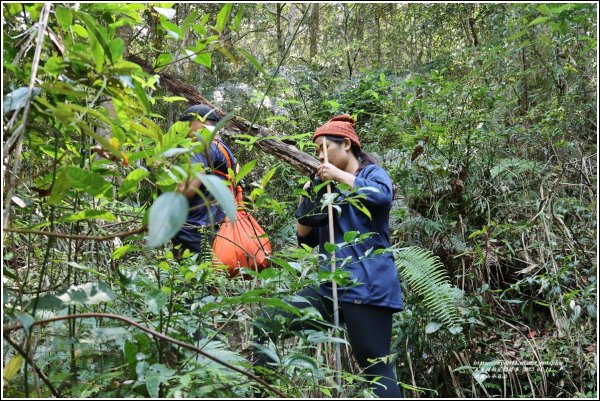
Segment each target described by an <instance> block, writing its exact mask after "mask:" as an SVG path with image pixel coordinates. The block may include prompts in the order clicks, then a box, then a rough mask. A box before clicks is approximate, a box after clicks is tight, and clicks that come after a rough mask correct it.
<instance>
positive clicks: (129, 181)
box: [119, 167, 149, 196]
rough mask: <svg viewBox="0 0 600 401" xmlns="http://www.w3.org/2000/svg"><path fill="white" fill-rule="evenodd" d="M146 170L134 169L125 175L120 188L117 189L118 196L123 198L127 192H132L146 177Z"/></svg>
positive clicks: (141, 168)
mask: <svg viewBox="0 0 600 401" xmlns="http://www.w3.org/2000/svg"><path fill="white" fill-rule="evenodd" d="M148 174H149V173H148V170H146V169H145V168H143V167H139V168H136V169H135V170H133V171H132V172H131V173H129V174H127V177H125V179H124V180H123V183H122V184H121V188H119V195H121V196H123V195H126V194H128V193H129V192H134V191H135V190H136V189H137V187H138V184H139V183H140V181H141V180H143V179H144V178H145V177H147V176H148Z"/></svg>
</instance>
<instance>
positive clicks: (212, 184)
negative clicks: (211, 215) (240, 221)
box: [196, 174, 236, 222]
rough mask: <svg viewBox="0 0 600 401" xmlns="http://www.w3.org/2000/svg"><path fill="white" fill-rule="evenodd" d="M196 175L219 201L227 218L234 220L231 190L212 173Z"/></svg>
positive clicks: (234, 208) (233, 203)
mask: <svg viewBox="0 0 600 401" xmlns="http://www.w3.org/2000/svg"><path fill="white" fill-rule="evenodd" d="M196 176H197V177H198V178H199V179H200V181H202V184H203V185H204V187H205V188H206V189H207V190H208V192H210V194H211V195H212V196H213V197H214V198H215V200H216V201H217V202H218V203H219V206H220V207H221V209H223V211H224V212H225V214H226V215H227V217H228V218H229V220H230V221H232V222H233V221H235V210H236V206H235V200H234V199H233V195H232V194H231V190H230V189H229V187H228V186H227V185H225V183H224V182H223V180H222V179H220V178H219V177H217V176H215V175H212V174H211V175H207V174H197V175H196Z"/></svg>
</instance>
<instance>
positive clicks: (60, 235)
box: [4, 226, 147, 241]
mask: <svg viewBox="0 0 600 401" xmlns="http://www.w3.org/2000/svg"><path fill="white" fill-rule="evenodd" d="M146 228H147V227H146V226H141V227H139V228H136V229H135V230H131V231H120V232H118V233H114V234H109V235H104V236H100V235H76V234H65V233H57V232H54V231H42V230H30V229H27V228H5V229H4V231H7V232H12V233H19V234H36V235H45V236H47V237H55V238H68V239H81V240H90V241H109V240H111V239H113V238H116V237H119V238H121V237H127V236H130V235H133V234H138V233H141V232H144V231H146Z"/></svg>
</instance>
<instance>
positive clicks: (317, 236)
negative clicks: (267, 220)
mask: <svg viewBox="0 0 600 401" xmlns="http://www.w3.org/2000/svg"><path fill="white" fill-rule="evenodd" d="M354 126H355V123H354V119H353V118H352V117H351V116H349V115H347V114H345V115H342V116H337V117H334V118H332V119H331V120H329V121H328V122H327V123H325V124H324V125H322V126H320V127H319V128H317V130H316V131H315V133H314V135H313V137H312V140H313V142H314V143H315V144H316V146H317V156H318V158H319V161H320V163H321V164H320V165H319V167H318V169H317V172H316V177H315V179H316V181H317V182H316V183H312V184H310V183H308V184H309V185H315V184H318V183H319V182H321V181H327V180H332V181H333V184H334V185H336V184H337V183H345V184H347V185H348V186H349V187H351V188H352V190H351V191H350V192H351V193H344V191H343V190H341V189H340V188H336V192H337V193H338V196H341V198H342V200H341V202H340V201H338V200H336V205H339V207H340V209H339V212H338V213H335V214H334V217H333V234H334V242H335V243H336V244H344V233H346V232H348V231H358V232H359V233H360V234H365V233H372V235H371V236H370V237H368V238H367V239H366V240H363V241H358V242H356V243H352V244H345V245H344V246H341V247H337V249H336V251H335V257H336V259H337V260H344V259H346V258H348V257H350V258H351V261H350V262H349V263H345V264H343V266H342V267H340V268H342V269H344V270H346V271H348V272H349V273H350V278H351V279H353V280H355V284H356V285H350V286H347V287H339V288H337V299H339V318H340V319H339V320H340V322H344V323H345V324H346V329H347V332H348V338H349V342H350V345H351V346H352V351H353V353H354V356H355V357H356V359H357V361H358V363H359V365H360V367H361V368H362V369H363V370H364V371H363V372H364V375H365V376H366V377H367V378H368V379H369V380H374V379H376V378H378V379H377V380H375V381H374V382H372V384H371V386H372V389H373V391H374V393H375V394H376V395H377V396H378V397H389V398H398V397H402V393H401V391H400V388H399V386H398V383H397V380H396V375H395V373H394V369H393V366H392V364H390V363H389V362H386V361H384V360H382V358H385V357H387V356H389V354H390V346H391V337H392V319H393V314H394V313H396V312H399V311H401V310H402V309H403V304H402V294H401V290H400V282H399V279H398V271H397V268H396V265H395V263H394V257H393V255H392V253H391V252H384V253H376V252H375V251H376V250H380V249H385V248H388V247H389V246H390V244H389V213H390V209H391V205H392V199H393V188H392V180H391V179H390V177H389V176H388V174H387V173H386V172H385V170H384V169H383V168H382V167H380V166H378V165H377V164H376V163H375V160H374V159H373V157H372V156H370V155H368V154H366V153H364V152H363V151H362V150H361V144H360V140H359V138H358V136H357V134H356V132H355V130H354ZM324 143H325V144H326V147H327V149H326V150H325V149H323V148H324V146H323V144H324ZM325 152H327V153H326V154H327V155H328V160H327V161H328V162H326V154H325ZM305 189H308V186H306V187H305ZM356 194H361V195H362V196H364V198H363V199H360V200H359V201H360V202H362V204H363V205H364V206H365V207H366V208H367V209H368V210H369V212H370V214H371V216H370V217H369V216H367V215H366V214H365V213H363V212H362V211H360V210H359V209H358V208H356V207H355V206H353V205H351V204H350V203H349V202H347V201H346V202H344V197H345V196H353V195H356ZM306 202H309V199H302V201H301V203H300V206H299V209H302V210H307V209H309V208H307V207H306V205H305V203H306ZM297 216H298V214H297ZM303 223H304V224H303ZM305 224H310V225H305ZM329 230H330V228H329V223H328V222H327V221H326V220H324V219H319V218H316V219H313V218H307V219H303V218H302V216H300V219H299V222H298V225H297V236H298V242H299V243H300V244H306V245H308V246H311V247H314V246H319V253H321V254H325V255H328V256H331V255H329V253H328V252H327V251H326V250H325V243H326V242H330V236H329V235H330V231H329ZM330 259H331V258H330V257H329V258H328V260H326V261H324V262H323V263H322V266H321V268H322V269H325V270H328V271H329V270H330V266H329V260H330ZM296 296H300V297H302V298H303V299H304V300H303V301H293V302H290V304H291V305H292V306H294V307H296V308H299V309H304V308H307V307H311V306H312V307H314V308H315V309H316V310H317V311H319V313H320V314H321V316H322V318H323V319H324V320H325V321H327V322H329V323H332V322H333V321H334V319H333V317H334V294H333V291H332V283H331V282H325V283H322V284H321V285H320V286H319V287H317V288H312V287H309V288H306V289H304V290H302V291H300V292H299V293H297V294H296ZM336 302H337V301H336ZM277 315H279V316H283V317H286V318H288V319H289V320H291V319H293V318H294V317H295V316H294V315H293V314H291V313H289V312H286V311H284V310H282V309H274V310H273V309H271V310H266V311H265V312H264V313H263V314H262V316H261V317H260V318H259V319H258V321H257V325H256V328H255V332H254V333H255V342H256V343H258V344H265V343H266V342H268V339H269V336H270V335H271V332H270V331H269V327H270V324H271V322H275V321H276V320H277V319H276V316H277ZM260 326H262V327H263V328H265V327H266V328H267V330H263V329H261V328H260ZM303 329H319V330H326V327H325V326H324V325H323V324H322V323H319V321H317V320H312V321H311V320H308V321H307V320H302V321H301V322H299V323H293V324H292V325H291V327H290V330H289V331H290V332H291V331H297V330H303ZM254 355H255V356H254V357H255V364H256V365H258V366H260V367H263V368H268V362H269V359H268V357H267V356H266V355H265V354H263V353H260V352H258V350H257V351H255V354H254ZM378 358H379V359H378Z"/></svg>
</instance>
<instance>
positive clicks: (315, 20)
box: [309, 3, 319, 62]
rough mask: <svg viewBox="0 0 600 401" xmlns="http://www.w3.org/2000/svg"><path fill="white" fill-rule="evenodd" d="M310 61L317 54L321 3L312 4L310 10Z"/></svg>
mask: <svg viewBox="0 0 600 401" xmlns="http://www.w3.org/2000/svg"><path fill="white" fill-rule="evenodd" d="M309 36H310V61H311V62H312V60H313V58H314V57H315V56H316V55H317V43H318V38H319V3H315V4H313V5H312V6H311V10H310V29H309Z"/></svg>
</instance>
